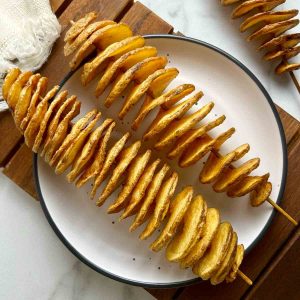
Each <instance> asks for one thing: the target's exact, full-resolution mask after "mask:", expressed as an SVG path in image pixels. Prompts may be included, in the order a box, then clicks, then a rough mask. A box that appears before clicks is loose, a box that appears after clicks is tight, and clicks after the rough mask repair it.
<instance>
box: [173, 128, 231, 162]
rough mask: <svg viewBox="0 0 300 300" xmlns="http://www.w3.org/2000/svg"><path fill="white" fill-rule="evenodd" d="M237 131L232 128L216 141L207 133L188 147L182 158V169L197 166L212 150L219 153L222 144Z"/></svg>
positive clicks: (180, 160)
mask: <svg viewBox="0 0 300 300" xmlns="http://www.w3.org/2000/svg"><path fill="white" fill-rule="evenodd" d="M234 132H235V129H234V128H233V127H232V128H230V129H228V130H227V131H225V132H223V133H221V134H220V135H219V136H218V137H216V138H215V139H212V138H211V137H210V136H208V135H207V134H206V133H205V134H203V135H202V136H201V137H200V138H198V139H196V140H195V141H194V142H193V143H191V144H190V145H191V147H188V148H187V149H186V150H185V151H184V152H183V153H182V155H181V156H180V159H179V166H180V167H182V168H186V167H188V166H191V165H193V164H195V163H196V162H197V161H198V160H200V159H201V158H202V157H203V156H204V155H205V154H206V153H208V152H209V151H210V150H212V149H214V150H215V151H219V149H220V148H221V146H222V144H223V143H224V142H225V141H226V140H227V139H229V138H230V137H231V136H232V135H233V133H234Z"/></svg>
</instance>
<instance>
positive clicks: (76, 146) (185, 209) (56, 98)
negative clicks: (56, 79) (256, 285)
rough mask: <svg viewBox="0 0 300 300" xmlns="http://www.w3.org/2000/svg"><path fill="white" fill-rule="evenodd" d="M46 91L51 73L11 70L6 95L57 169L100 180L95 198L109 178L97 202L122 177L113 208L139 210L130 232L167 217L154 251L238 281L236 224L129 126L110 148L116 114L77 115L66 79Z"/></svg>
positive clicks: (214, 277)
mask: <svg viewBox="0 0 300 300" xmlns="http://www.w3.org/2000/svg"><path fill="white" fill-rule="evenodd" d="M46 90H47V80H45V77H42V76H40V75H39V74H32V73H28V72H24V73H21V72H20V70H18V69H12V70H11V71H10V72H9V73H8V75H7V76H6V79H5V81H4V86H3V96H4V99H5V100H6V101H7V103H8V104H9V106H10V108H11V111H12V114H13V117H14V118H15V120H18V124H19V125H20V124H22V123H23V121H24V120H25V119H26V124H25V125H24V127H22V128H20V126H19V125H18V127H19V129H20V130H21V132H22V133H23V134H24V137H25V142H26V144H27V145H28V146H29V147H30V148H31V149H32V150H33V151H34V152H37V153H39V154H40V155H41V156H42V157H43V158H44V159H45V161H46V162H47V163H48V164H49V165H50V166H51V167H52V168H54V170H55V173H57V174H62V173H64V172H67V175H66V177H67V180H68V181H69V182H75V184H76V185H77V186H78V187H80V186H82V185H84V184H85V183H87V181H88V180H89V179H93V180H94V185H93V188H92V191H91V197H92V198H94V196H95V195H96V193H97V191H98V188H99V187H100V186H101V184H102V183H103V182H104V180H105V179H107V178H108V180H107V181H106V183H105V186H104V187H103V188H102V189H101V192H100V195H99V196H98V200H97V205H98V206H100V205H102V204H103V203H104V202H105V201H106V200H107V199H108V197H109V196H110V195H111V194H112V193H113V192H114V191H116V190H117V189H118V188H119V185H120V183H121V182H122V181H123V182H124V185H123V186H121V187H120V189H119V194H118V196H117V198H116V199H115V201H114V202H113V203H112V204H111V205H110V206H109V208H108V213H117V212H120V211H122V214H121V217H120V220H122V219H124V218H126V217H129V216H135V217H134V221H133V223H132V225H131V227H130V231H133V230H135V229H136V228H137V227H139V226H140V225H142V224H143V223H145V222H147V225H146V227H145V229H144V230H143V232H142V233H141V235H140V238H141V239H143V240H144V239H147V238H149V237H150V236H151V235H152V234H154V232H155V231H156V230H157V229H158V228H159V227H161V226H163V222H166V223H165V225H164V228H163V230H162V232H161V234H160V235H159V236H158V237H157V239H156V240H155V241H154V242H153V243H152V244H151V246H150V248H151V249H152V250H154V251H159V250H161V249H162V248H164V247H167V248H166V256H167V259H168V260H169V261H174V262H179V263H180V264H181V266H182V267H193V271H194V273H195V274H196V275H198V276H200V277H201V278H203V279H206V280H207V279H210V281H211V283H212V284H218V283H220V282H222V281H224V280H226V281H228V282H229V281H232V280H234V279H235V277H236V272H237V270H238V268H239V265H240V264H241V262H242V257H243V251H242V252H241V251H238V249H243V247H242V245H238V244H237V242H238V240H237V235H236V233H235V232H234V231H233V229H232V226H231V225H230V223H228V222H222V223H220V216H219V212H218V210H217V209H214V208H208V207H207V204H206V202H205V200H204V199H203V198H202V196H200V195H194V191H193V188H192V187H191V186H187V187H185V188H183V189H182V191H180V192H179V193H177V194H176V193H175V191H176V187H177V182H178V175H177V173H176V172H174V171H172V170H171V169H170V167H169V166H168V165H167V164H163V165H162V166H161V167H159V165H160V160H159V159H156V160H153V159H151V154H152V153H151V150H146V151H144V152H142V153H140V148H141V141H139V140H138V141H135V142H133V143H128V139H129V133H125V134H124V135H123V136H122V137H121V138H119V139H117V140H114V143H113V145H112V146H110V147H109V144H110V143H109V141H110V142H111V139H112V131H113V129H114V126H115V122H114V121H113V120H112V119H105V120H103V121H102V122H100V124H99V125H97V123H99V121H100V117H101V113H100V112H98V111H97V110H92V111H90V112H88V113H87V114H85V115H84V116H81V117H80V118H79V119H77V120H76V121H74V120H73V119H74V118H75V117H76V116H78V115H79V113H80V102H79V101H78V100H77V98H76V96H70V97H68V92H67V91H59V86H55V87H53V88H52V89H50V90H49V91H48V92H46ZM30 108H31V109H30ZM17 116H18V118H17ZM72 120H73V122H72ZM16 124H17V122H16ZM126 144H128V145H126ZM174 195H175V196H174ZM199 249H200V250H199ZM191 257H192V259H191Z"/></svg>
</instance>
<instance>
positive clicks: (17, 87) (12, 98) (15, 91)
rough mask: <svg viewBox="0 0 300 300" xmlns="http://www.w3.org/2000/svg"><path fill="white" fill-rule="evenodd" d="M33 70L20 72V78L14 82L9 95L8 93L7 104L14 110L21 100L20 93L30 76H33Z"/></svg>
mask: <svg viewBox="0 0 300 300" xmlns="http://www.w3.org/2000/svg"><path fill="white" fill-rule="evenodd" d="M31 75H32V72H31V71H27V72H23V73H20V75H19V76H18V78H17V79H16V80H15V81H14V82H13V83H12V85H11V87H10V89H9V92H8V95H7V99H6V102H7V105H8V106H9V107H10V108H11V109H12V110H13V111H14V110H15V106H16V104H17V102H18V100H19V97H20V93H21V91H22V88H23V87H24V86H25V84H26V83H27V81H28V80H29V78H30V77H31Z"/></svg>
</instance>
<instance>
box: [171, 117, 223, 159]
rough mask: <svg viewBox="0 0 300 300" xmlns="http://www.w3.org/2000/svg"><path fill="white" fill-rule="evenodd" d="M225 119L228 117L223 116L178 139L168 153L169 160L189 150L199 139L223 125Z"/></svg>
mask: <svg viewBox="0 0 300 300" xmlns="http://www.w3.org/2000/svg"><path fill="white" fill-rule="evenodd" d="M225 119H226V117H225V116H224V115H223V116H221V117H219V118H217V119H215V120H213V121H211V122H209V123H207V124H204V125H202V126H200V127H199V128H197V129H191V130H189V131H188V132H186V133H185V134H184V135H183V136H182V137H181V138H179V139H178V141H177V142H176V143H175V145H174V147H173V148H172V150H171V151H170V152H169V153H168V158H170V159H174V158H175V157H176V156H178V155H179V154H180V153H182V152H183V151H184V150H185V149H187V148H188V146H189V145H191V143H193V142H194V141H195V140H196V139H197V138H199V137H201V136H202V135H203V134H206V133H207V132H208V131H210V130H212V129H213V128H215V127H217V126H219V125H220V124H222V123H223V122H224V120H225Z"/></svg>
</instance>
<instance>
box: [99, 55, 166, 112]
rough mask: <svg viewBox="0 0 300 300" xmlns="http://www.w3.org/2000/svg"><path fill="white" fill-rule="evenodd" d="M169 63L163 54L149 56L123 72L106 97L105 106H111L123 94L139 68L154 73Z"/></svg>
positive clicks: (147, 72)
mask: <svg viewBox="0 0 300 300" xmlns="http://www.w3.org/2000/svg"><path fill="white" fill-rule="evenodd" d="M166 64H167V59H166V58H165V57H162V56H158V57H149V58H146V59H144V60H143V61H141V62H139V63H137V64H136V65H134V66H132V67H131V68H130V69H128V70H127V71H126V72H125V73H124V74H121V75H120V76H118V77H117V79H116V80H115V82H114V84H113V87H112V89H111V91H110V93H109V95H108V96H107V98H106V99H105V102H104V104H105V106H106V107H110V106H111V104H112V103H113V102H114V101H115V100H116V99H117V98H118V97H119V96H120V95H121V93H122V92H123V91H124V90H125V89H126V87H127V86H128V84H129V83H130V82H131V81H133V80H135V79H136V78H135V74H136V72H137V71H138V70H140V71H142V73H143V74H147V75H150V74H153V73H154V72H155V71H157V70H159V69H162V68H164V67H165V65H166Z"/></svg>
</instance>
